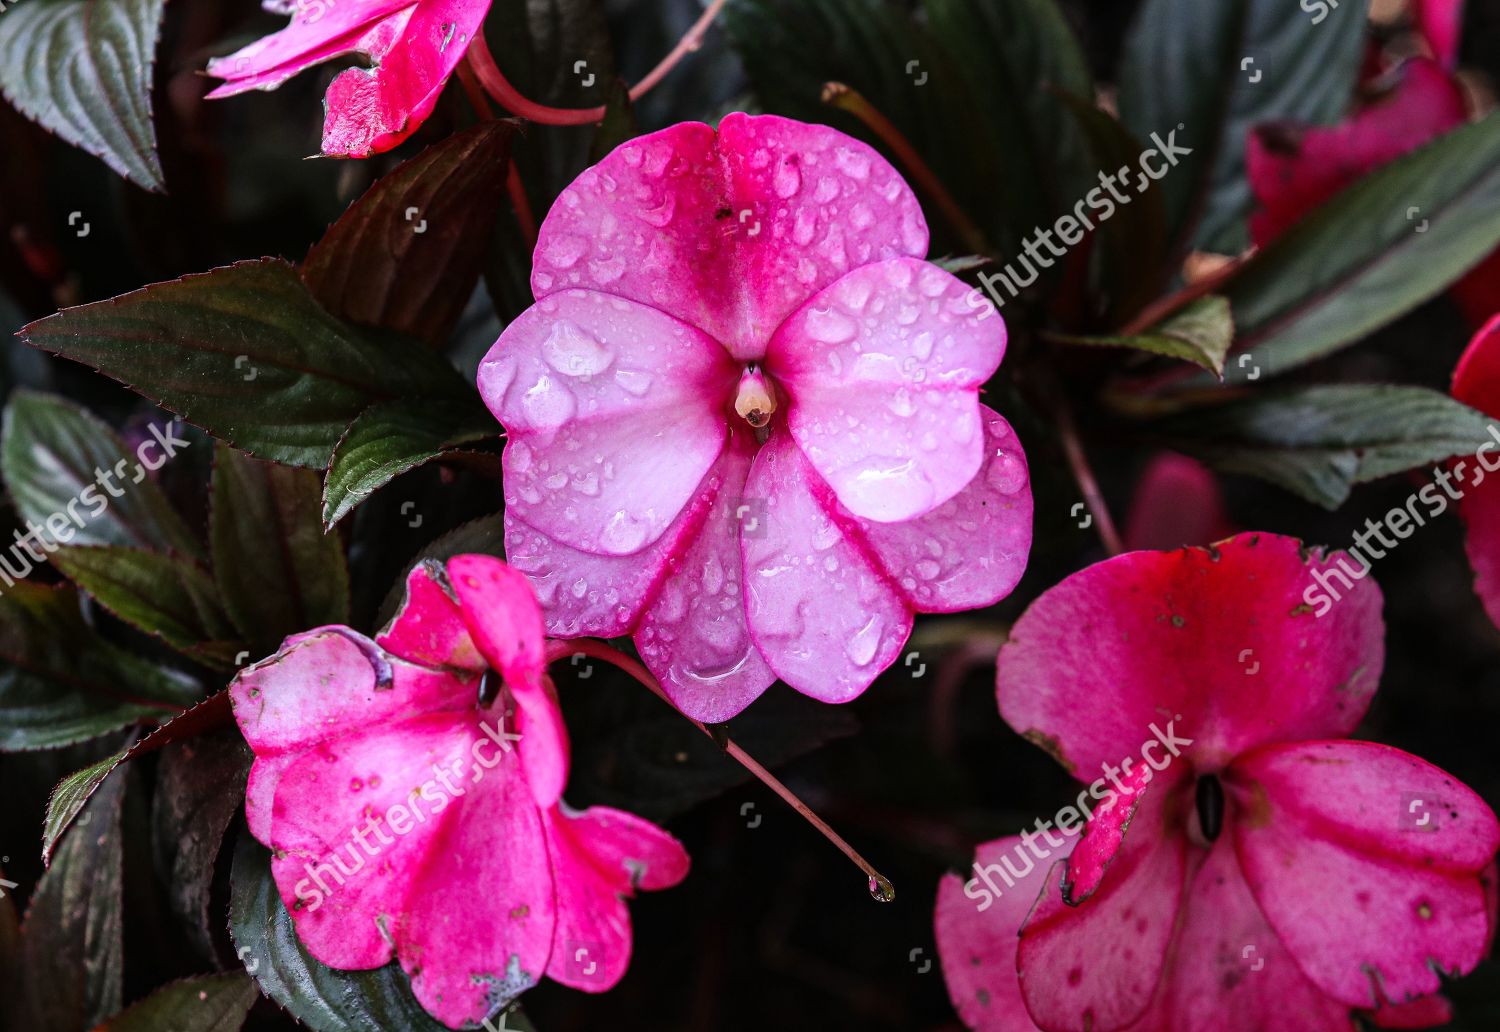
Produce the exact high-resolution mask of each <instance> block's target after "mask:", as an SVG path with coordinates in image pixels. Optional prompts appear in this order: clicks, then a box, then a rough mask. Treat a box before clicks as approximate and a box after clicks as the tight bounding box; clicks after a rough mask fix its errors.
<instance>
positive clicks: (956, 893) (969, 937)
mask: <svg viewBox="0 0 1500 1032" xmlns="http://www.w3.org/2000/svg"><path fill="white" fill-rule="evenodd" d="M1075 835H1076V832H1075V833H1071V834H1069V833H1065V834H1064V836H1063V837H1064V838H1065V839H1067V840H1069V841H1071V840H1072V838H1073V837H1074V836H1075ZM1070 848H1071V846H1070V845H1068V844H1065V845H1063V846H1062V847H1060V848H1059V849H1057V850H1056V851H1055V852H1053V853H1051V854H1050V855H1049V856H1048V858H1047V861H1054V860H1057V859H1062V858H1065V857H1066V856H1067V854H1068V850H1069V849H1070ZM1023 858H1028V854H1027V852H1026V849H1025V846H1024V843H1023V842H1022V840H1021V837H1020V836H1019V835H1012V836H1010V837H1009V838H1002V839H996V840H995V841H994V842H986V843H984V844H983V845H981V846H980V847H979V848H978V849H976V850H975V851H974V863H975V864H977V865H978V866H979V867H988V868H991V869H998V870H1000V871H1002V872H1005V871H1006V870H1007V869H1006V867H1005V866H1004V863H1009V864H1010V867H1011V869H1015V870H1019V869H1021V868H1022V867H1023V866H1029V867H1030V870H1029V871H1028V873H1027V874H1026V875H1025V877H1022V878H1019V879H1014V885H1006V886H1004V887H1001V886H1000V885H999V884H997V885H996V888H998V889H999V895H998V896H996V894H995V893H994V892H993V891H992V890H991V889H990V888H989V887H988V886H986V885H985V884H984V883H983V882H982V881H981V880H980V879H978V878H977V877H969V876H971V875H972V874H973V870H972V869H970V870H969V871H965V872H964V874H963V876H960V875H956V874H949V875H945V876H944V877H943V880H942V881H941V882H939V883H938V891H937V906H936V908H935V909H934V911H933V915H932V924H933V934H934V935H935V936H936V939H937V950H938V959H939V960H940V961H941V962H942V965H943V980H944V981H945V982H946V983H947V985H948V998H949V999H951V1000H952V1001H953V1005H954V1007H956V1008H957V1009H958V1015H959V1017H961V1018H963V1021H964V1024H965V1025H967V1026H968V1027H969V1028H972V1029H974V1030H975V1032H1032V1030H1033V1029H1035V1028H1036V1025H1035V1024H1033V1023H1032V1020H1031V1015H1030V1014H1028V1013H1027V1011H1026V1002H1025V1001H1024V1000H1023V999H1022V998H1021V982H1020V978H1019V977H1018V976H1017V974H1016V948H1017V946H1018V945H1019V944H1020V932H1021V925H1022V924H1023V923H1025V921H1026V918H1027V915H1029V914H1030V913H1031V908H1032V906H1033V905H1034V904H1035V903H1036V899H1037V896H1038V895H1039V894H1040V893H1041V892H1042V890H1043V888H1044V886H1045V885H1046V882H1047V872H1048V871H1049V870H1051V866H1050V863H1049V862H1047V861H1044V862H1041V863H1037V862H1036V861H1035V860H1034V859H1033V860H1031V862H1030V864H1029V865H1027V864H1026V863H1025V860H1023ZM966 877H969V880H968V881H967V882H966V881H965V880H964V879H965V878H966ZM1004 877H1005V878H1006V879H1010V875H1009V873H1008V872H1007V873H1005V874H1004Z"/></svg>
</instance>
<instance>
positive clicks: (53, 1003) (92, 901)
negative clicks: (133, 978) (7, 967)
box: [21, 778, 125, 1032]
mask: <svg viewBox="0 0 1500 1032" xmlns="http://www.w3.org/2000/svg"><path fill="white" fill-rule="evenodd" d="M124 798H125V779H124V778H115V779H114V780H112V781H107V782H105V784H104V785H103V787H101V788H100V790H99V791H98V792H96V793H95V794H94V797H93V798H92V799H91V800H89V803H88V806H87V807H85V808H84V811H83V815H82V816H81V817H80V820H81V821H83V822H85V823H86V825H87V827H88V834H87V835H72V836H69V838H68V839H67V841H66V842H64V843H63V844H62V847H61V848H60V849H58V851H57V855H56V856H55V857H53V860H52V866H51V867H50V868H49V869H48V871H47V873H46V874H44V875H42V879H41V881H40V882H38V883H37V888H36V894H35V895H34V896H32V898H31V906H30V907H28V908H27V911H26V921H25V923H24V924H23V925H22V926H21V969H22V970H23V971H24V972H25V975H24V977H23V978H22V979H21V984H22V987H23V989H24V990H25V992H26V996H27V1001H28V1005H29V1007H30V1011H31V1020H30V1021H29V1022H28V1024H27V1025H26V1026H25V1027H26V1028H27V1029H30V1030H34V1032H78V1030H79V1029H90V1028H93V1027H94V1026H96V1025H98V1024H99V1022H101V1021H103V1020H104V1019H105V1018H106V1017H108V1016H109V1015H111V1014H113V1013H115V1012H116V1011H118V1010H119V1009H120V1003H121V999H120V995H121V985H122V977H123V969H124V961H125V958H124V946H123V943H122V940H121V913H120V911H121V894H120V868H121V849H120V847H121V841H120V805H121V802H122V801H123V800H124Z"/></svg>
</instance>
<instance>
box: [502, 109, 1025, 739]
mask: <svg viewBox="0 0 1500 1032" xmlns="http://www.w3.org/2000/svg"><path fill="white" fill-rule="evenodd" d="M926 250H927V226H926V223H925V222H924V221H923V218H922V213H921V210H920V208H919V207H918V205H917V201H916V199H915V198H914V197H913V196H912V193H911V191H910V189H908V187H907V185H906V184H905V183H904V182H903V181H902V179H901V177H900V176H899V175H898V174H897V173H896V172H895V170H893V169H892V168H891V167H890V165H889V164H887V163H886V162H885V161H884V160H883V159H882V158H881V157H880V156H879V155H878V154H876V153H875V152H874V151H873V150H871V149H870V148H869V147H867V146H865V145H864V144H862V143H859V142H858V141H856V140H853V139H850V138H849V137H847V136H844V135H842V134H841V133H838V132H835V131H834V130H832V129H828V128H826V127H823V126H816V125H804V124H802V123H799V122H793V121H790V120H788V119H785V118H778V117H775V116H770V115H763V116H759V117H750V116H746V115H743V114H731V115H729V116H727V117H725V118H724V120H723V122H722V123H721V124H720V126H719V129H718V132H717V133H716V132H715V131H714V130H713V129H711V128H710V127H708V126H706V125H702V124H699V123H683V124H680V125H676V126H673V127H671V128H669V129H665V130H662V131H661V132H658V133H654V134H652V135H650V136H645V137H642V138H640V139H637V140H632V141H630V142H629V143H626V144H624V145H623V146H621V147H619V148H618V149H617V150H615V151H614V152H613V153H612V154H610V155H609V156H608V157H606V158H605V159H604V160H603V161H602V162H600V163H599V164H598V165H596V166H594V167H593V168H591V169H589V170H587V171H585V172H584V173H583V174H582V175H581V176H579V177H578V179H577V180H575V181H574V183H573V184H572V185H571V186H569V187H568V189H566V190H565V191H563V193H562V195H561V196H560V197H559V198H558V199H557V202H556V203H555V204H554V205H553V207H552V210H551V211H550V212H549V213H548V215H547V218H546V220H545V222H544V223H543V225H542V228H541V234H540V239H539V241H538V244H537V250H536V261H535V267H534V269H533V271H532V278H531V282H532V289H533V291H534V292H535V294H536V296H537V298H538V301H537V303H536V304H535V305H534V306H532V307H531V308H530V309H529V310H527V311H526V312H525V313H524V314H523V315H521V317H520V318H519V319H517V320H516V321H515V322H513V323H512V324H511V325H510V326H508V327H507V328H506V330H505V332H504V334H502V335H501V337H500V339H499V340H498V341H497V342H496V344H495V346H494V348H493V349H492V350H491V351H490V353H489V355H488V357H487V358H486V359H485V361H484V362H483V364H482V365H481V367H480V371H479V388H480V392H481V393H482V394H483V395H484V398H485V400H486V401H487V402H488V404H489V406H490V408H491V409H492V410H493V411H494V413H495V415H496V416H497V417H498V418H499V419H500V421H501V422H502V423H503V424H504V425H505V427H506V429H507V431H508V433H509V440H508V442H507V444H506V448H505V455H504V463H505V493H506V510H505V524H506V551H507V554H508V555H509V556H510V560H511V562H512V563H514V564H515V566H516V567H517V568H518V569H521V570H524V571H525V572H526V573H527V574H528V575H530V576H531V578H532V581H533V583H534V584H535V585H536V587H537V592H538V595H539V596H540V597H541V599H542V602H543V606H544V608H545V610H546V614H547V621H548V627H549V630H550V631H551V633H553V634H554V635H558V636H562V637H572V636H579V635H599V636H604V637H611V636H616V635H622V634H631V635H634V637H635V642H636V645H637V647H638V649H639V650H640V652H641V655H642V657H643V658H644V659H645V661H646V663H647V664H648V665H649V666H650V668H651V670H652V671H653V672H654V673H655V674H656V675H657V677H658V678H659V679H660V680H661V681H662V683H663V686H664V687H665V688H666V690H667V692H668V693H669V694H670V695H671V697H672V698H673V699H674V700H675V701H676V702H677V704H678V705H679V706H680V707H681V708H682V709H683V710H684V711H685V712H687V713H689V714H691V715H692V716H694V717H697V718H698V719H700V720H708V721H719V720H724V719H727V718H728V717H730V716H733V715H734V714H735V713H738V712H739V711H740V710H741V709H743V708H744V707H745V706H747V705H748V704H749V703H750V702H751V701H752V700H753V699H754V698H755V697H756V696H757V695H759V694H760V693H761V692H762V691H764V690H765V688H766V687H767V686H768V685H770V684H771V682H772V681H773V680H774V679H775V678H777V677H780V678H781V679H783V680H785V681H786V682H787V683H788V684H790V685H792V686H793V687H794V688H796V689H797V690H799V691H802V692H805V693H807V694H809V695H812V696H814V697H816V698H819V699H823V700H825V701H829V702H844V701H847V700H849V699H852V698H854V697H855V696H857V695H858V694H859V693H860V692H862V691H863V690H864V689H865V688H866V687H867V686H868V685H869V684H870V682H871V681H872V680H873V679H874V678H875V677H876V676H877V675H878V674H879V673H880V672H881V671H882V670H884V669H885V668H886V667H887V666H889V665H890V664H891V662H892V661H893V660H894V659H895V658H896V656H897V655H898V654H899V653H900V651H901V649H902V646H903V644H904V643H905V641H906V638H907V635H908V633H909V632H910V629H911V622H912V614H913V613H914V612H917V611H923V612H948V611H954V610H961V609H968V608H973V607H977V606H986V605H990V604H992V603H994V602H996V601H997V600H999V599H1001V598H1003V597H1004V596H1005V595H1006V594H1008V593H1009V591H1010V590H1011V588H1012V587H1014V585H1015V583H1016V581H1017V580H1018V579H1019V578H1020V575H1021V573H1022V571H1023V569H1024V567H1025V562H1026V555H1027V552H1028V550H1029V548H1030V539H1031V494H1030V489H1029V486H1028V485H1029V481H1028V473H1027V467H1026V460H1025V456H1024V455H1023V454H1022V451H1021V447H1020V444H1019V442H1018V441H1017V440H1016V438H1015V435H1014V434H1013V433H1012V431H1011V429H1010V426H1009V424H1008V423H1007V422H1006V421H1005V420H1004V419H1003V418H1001V417H1000V416H999V415H998V414H997V413H995V412H993V411H991V410H989V409H988V408H986V407H984V406H983V405H982V404H980V402H979V388H980V385H981V384H983V383H984V382H985V381H986V380H987V379H988V378H989V377H990V376H991V375H992V374H993V373H994V371H995V369H996V367H997V366H998V365H999V363H1000V358H1001V355H1002V353H1003V352H1004V348H1005V329H1004V323H1003V321H1002V320H1001V319H1000V318H999V316H998V313H997V312H996V311H995V310H994V308H993V306H992V305H990V304H989V302H987V301H983V300H981V299H980V296H979V295H978V292H976V291H971V290H969V289H968V288H967V287H965V286H964V284H963V283H961V282H960V281H959V280H957V279H955V278H954V277H953V276H950V275H949V274H948V273H946V272H944V271H943V270H942V269H940V268H938V267H937V266H935V265H930V264H928V263H926V262H924V261H923V260H921V256H922V255H923V254H925V253H926Z"/></svg>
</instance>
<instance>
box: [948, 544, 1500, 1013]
mask: <svg viewBox="0 0 1500 1032" xmlns="http://www.w3.org/2000/svg"><path fill="white" fill-rule="evenodd" d="M1327 565H1328V561H1327V560H1326V559H1320V558H1318V557H1317V556H1315V555H1309V554H1308V553H1306V552H1305V551H1304V550H1303V549H1302V548H1301V546H1300V545H1299V543H1298V542H1296V541H1294V540H1292V539H1289V538H1283V537H1276V536H1272V535H1265V534H1242V535H1239V536H1238V537H1235V538H1231V539H1229V540H1228V541H1225V542H1222V543H1221V544H1220V545H1219V546H1217V547H1216V548H1209V549H1184V550H1181V551H1177V552H1135V553H1129V554H1126V555H1122V556H1119V557H1117V558H1115V559H1111V560H1108V561H1106V562H1103V563H1099V564H1097V565H1095V566H1092V567H1090V568H1088V569H1086V570H1084V571H1082V572H1081V573H1078V574H1075V575H1073V576H1072V577H1069V578H1068V579H1067V580H1065V581H1063V582H1062V583H1061V584H1059V585H1058V586H1057V587H1055V588H1053V589H1052V590H1050V591H1048V592H1047V593H1045V594H1044V595H1043V596H1042V597H1041V598H1039V599H1038V600H1037V601H1036V602H1035V603H1034V604H1033V605H1032V606H1031V608H1030V609H1029V610H1028V611H1027V612H1026V614H1025V615H1024V616H1022V618H1021V619H1020V621H1018V622H1017V624H1016V626H1015V628H1014V632H1013V635H1012V638H1011V641H1010V643H1009V644H1007V645H1006V646H1005V648H1004V649H1002V650H1001V653H1000V659H999V679H998V693H999V702H1000V711H1001V714H1002V715H1003V716H1004V717H1005V719H1006V721H1007V722H1008V723H1009V724H1010V725H1011V726H1012V727H1014V728H1015V729H1016V730H1018V731H1020V732H1022V733H1023V734H1025V735H1026V737H1028V738H1030V739H1031V740H1032V741H1034V742H1036V743H1038V744H1040V745H1042V746H1043V747H1045V748H1046V749H1047V750H1048V752H1050V753H1051V754H1052V755H1053V756H1055V757H1056V758H1057V759H1058V760H1059V761H1060V762H1061V763H1062V764H1063V765H1064V766H1065V767H1066V768H1067V769H1068V770H1069V771H1070V772H1071V773H1072V774H1073V775H1074V776H1075V777H1077V778H1078V779H1079V781H1080V782H1082V783H1084V784H1086V785H1087V787H1086V788H1084V789H1083V791H1081V792H1080V793H1079V795H1078V798H1077V800H1076V801H1074V800H1070V801H1069V802H1070V803H1072V804H1074V805H1070V806H1069V807H1067V808H1065V809H1064V810H1062V811H1060V812H1059V814H1058V815H1057V820H1056V824H1057V826H1058V827H1060V828H1063V829H1066V830H1070V831H1071V830H1076V829H1077V828H1078V827H1080V826H1082V827H1083V828H1084V831H1083V833H1082V835H1081V837H1079V838H1078V839H1077V841H1076V843H1074V844H1072V851H1071V855H1067V847H1068V846H1069V845H1070V843H1068V842H1067V841H1066V840H1065V836H1064V837H1059V836H1057V834H1056V833H1055V832H1049V834H1050V836H1051V837H1050V838H1045V839H1044V838H1039V837H1037V834H1036V833H1032V842H1033V843H1034V844H1035V846H1037V847H1038V848H1034V849H1031V850H1030V852H1025V851H1015V850H1012V849H1010V848H1009V847H1008V845H1007V843H1005V842H999V843H991V844H990V845H988V846H985V847H981V849H980V862H981V866H980V867H978V868H976V877H975V878H973V879H971V880H970V881H968V882H967V883H964V884H963V886H962V889H961V890H960V888H959V883H958V881H957V879H953V880H950V881H949V882H947V883H946V884H945V886H944V888H943V889H942V892H941V896H940V900H939V906H938V912H937V927H938V936H939V943H940V945H941V946H942V950H943V960H944V965H945V970H946V972H947V976H948V979H949V984H950V985H951V986H953V987H954V990H955V994H956V996H957V1004H958V1006H959V1009H960V1012H961V1013H962V1014H963V1015H964V1017H965V1020H966V1021H968V1023H969V1024H970V1025H972V1026H974V1027H976V1028H994V1029H1000V1028H1006V1029H1010V1028H1017V1027H1021V1028H1024V1027H1027V1026H1026V1025H1024V1024H1017V1023H1016V1022H1015V1018H1016V1011H1015V1008H1014V1006H1013V1003H1014V1001H1016V1000H1017V999H1019V1000H1020V1001H1022V1002H1023V1003H1024V1007H1025V1010H1026V1012H1027V1013H1028V1014H1029V1020H1030V1021H1032V1022H1034V1023H1035V1024H1036V1025H1037V1026H1039V1027H1041V1028H1044V1029H1050V1030H1057V1032H1063V1030H1082V1029H1089V1030H1093V1032H1109V1030H1115V1029H1127V1028H1128V1029H1133V1030H1140V1032H1145V1030H1155V1029H1164V1028H1171V1029H1174V1030H1188V1032H1193V1030H1205V1032H1207V1030H1210V1029H1212V1030H1222V1029H1228V1030H1230V1032H1234V1030H1246V1032H1248V1030H1251V1029H1263V1028H1296V1029H1299V1030H1318V1029H1327V1030H1333V1029H1341V1030H1350V1029H1351V1028H1352V1024H1351V1018H1350V1012H1351V1010H1354V1009H1362V1010H1370V1011H1375V1012H1376V1020H1378V1021H1381V1022H1385V1021H1393V1020H1398V1019H1399V1020H1401V1021H1405V1022H1410V1021H1418V1020H1420V1021H1421V1023H1422V1025H1425V1024H1430V1023H1432V1022H1431V1021H1429V1020H1427V1019H1428V1018H1432V1019H1433V1020H1436V1019H1437V1018H1440V1017H1441V1014H1442V1012H1443V1011H1444V1010H1445V1005H1444V1004H1443V1002H1442V1001H1441V1000H1436V1001H1435V1000H1432V999H1428V998H1429V997H1432V995H1433V994H1435V993H1436V992H1437V991H1438V989H1439V987H1440V984H1439V975H1440V974H1449V975H1451V974H1458V973H1463V972H1467V971H1469V970H1471V969H1472V968H1473V967H1474V966H1475V965H1476V964H1477V963H1478V962H1479V960H1480V959H1481V957H1482V956H1483V955H1484V954H1485V952H1486V951H1487V949H1488V945H1489V937H1490V933H1491V927H1492V921H1493V919H1492V915H1491V912H1490V908H1489V905H1488V903H1487V901H1486V880H1487V879H1492V871H1493V868H1492V867H1491V864H1492V860H1493V857H1494V854H1495V850H1496V847H1497V844H1500V824H1497V822H1496V819H1495V815H1494V814H1493V813H1492V812H1491V810H1490V808H1489V807H1488V806H1487V805H1485V803H1484V802H1483V800H1481V799H1480V798H1479V797H1478V796H1476V795H1475V794H1474V793H1473V792H1472V791H1470V790H1469V789H1468V788H1466V787H1465V786H1464V785H1462V784H1460V783H1459V782H1457V781H1456V780H1455V779H1454V778H1452V777H1451V776H1449V775H1447V774H1445V773H1444V772H1443V771H1441V770H1438V769H1437V768H1436V767H1433V766H1431V765H1430V764H1428V763H1426V762H1424V761H1422V760H1420V759H1417V758H1416V757H1414V756H1411V755H1409V754H1407V753H1403V752H1401V751H1399V750H1397V749H1392V748H1389V747H1386V746H1383V745H1377V744H1375V743H1372V742H1359V741H1350V740H1344V739H1343V738H1342V736H1344V735H1347V734H1349V733H1350V732H1351V731H1352V730H1353V729H1354V727H1355V726H1356V725H1357V724H1358V723H1359V720H1360V718H1361V717H1362V715H1363V714H1364V712H1365V709H1366V708H1367V706H1368V705H1369V703H1370V699H1371V696H1372V695H1373V694H1374V691H1375V687H1376V684H1377V682H1378V680H1379V677H1380V669H1381V665H1382V661H1383V658H1384V657H1383V643H1382V637H1383V630H1384V628H1383V624H1382V621H1381V617H1380V606H1381V597H1380V592H1379V589H1378V588H1377V587H1376V586H1375V584H1374V582H1373V581H1370V580H1365V581H1362V582H1360V583H1359V584H1358V585H1357V586H1356V588H1355V590H1354V591H1353V592H1351V593H1349V594H1348V595H1346V596H1345V598H1344V599H1343V601H1342V602H1341V603H1340V604H1339V605H1337V606H1335V607H1334V608H1333V609H1332V610H1331V611H1330V612H1328V613H1327V615H1325V616H1324V617H1323V618H1321V619H1319V618H1317V617H1316V616H1314V615H1313V612H1312V611H1311V609H1310V608H1309V607H1308V606H1307V605H1306V604H1304V603H1303V600H1302V596H1303V593H1304V591H1306V589H1307V587H1308V585H1309V584H1310V583H1311V576H1312V574H1313V573H1314V572H1315V571H1317V570H1319V569H1320V568H1326V567H1327ZM1132 764H1133V765H1132ZM1090 811H1092V813H1091V814H1090ZM1085 822H1086V823H1085ZM1002 855H1003V856H1004V859H1005V861H1006V862H1005V863H1000V858H1001V856H1002ZM1064 855H1067V860H1066V862H1065V863H1055V861H1056V860H1058V859H1059V858H1060V857H1062V856H1064ZM1487 869H1489V870H1488V871H1487ZM1043 871H1045V872H1046V873H1045V875H1043V874H1041V873H1040V872H1043ZM1043 877H1044V878H1045V887H1044V888H1043V890H1042V892H1041V893H1040V896H1037V895H1036V888H1037V885H1038V884H1039V883H1040V882H1041V880H1042V878H1043ZM997 899H998V905H997ZM1033 901H1034V906H1032V907H1031V909H1030V912H1029V916H1026V917H1025V918H1024V924H1020V925H1018V924H1017V918H1018V917H1021V916H1022V915H1023V914H1024V913H1025V912H1026V909H1025V908H1026V907H1027V906H1029V905H1031V904H1032V903H1033ZM1017 928H1019V933H1020V935H1019V939H1018V940H1014V939H1009V937H1010V936H1011V935H1012V934H1013V933H1014V932H1015V930H1016V929H1017ZM1007 940H1009V941H1007ZM1012 943H1014V945H1012ZM1008 950H1014V951H1015V952H1014V953H1007V951H1008ZM991 951H994V957H993V958H992V957H991ZM1012 957H1013V958H1014V962H1015V966H1014V967H1013V968H1012V967H1010V966H1009V961H1010V959H1011V958H1012ZM1015 972H1018V973H1019V989H1017V986H1016V984H1015V982H1014V981H1013V980H1014V979H1015V978H1016V974H1015ZM1407 1001H1419V1002H1413V1003H1411V1004H1409V1005H1408V1006H1405V1007H1401V1008H1400V1009H1399V1010H1398V1009H1393V1008H1394V1007H1395V1005H1401V1004H1405V1003H1406V1002H1407ZM1408 1027H1419V1026H1413V1025H1409V1026H1408Z"/></svg>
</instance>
